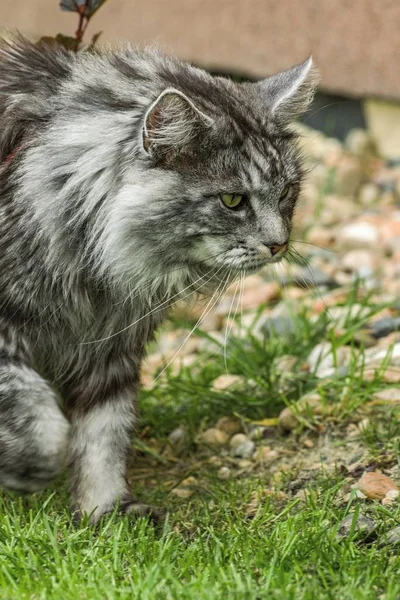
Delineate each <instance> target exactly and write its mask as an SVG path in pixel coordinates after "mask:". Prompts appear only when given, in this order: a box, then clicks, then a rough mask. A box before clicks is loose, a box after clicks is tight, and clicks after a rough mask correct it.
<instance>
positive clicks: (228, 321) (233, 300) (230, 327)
mask: <svg viewBox="0 0 400 600" xmlns="http://www.w3.org/2000/svg"><path fill="white" fill-rule="evenodd" d="M239 285H240V282H238V283H237V284H236V288H235V292H234V294H233V296H232V302H231V305H230V307H229V313H228V318H227V324H226V327H225V339H224V345H223V348H224V364H225V370H226V372H228V364H227V356H226V347H227V342H228V337H229V334H230V332H231V331H232V327H233V324H232V325H230V317H231V312H232V308H233V304H234V302H235V298H236V294H237V292H238V289H239Z"/></svg>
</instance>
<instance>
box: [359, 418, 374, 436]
mask: <svg viewBox="0 0 400 600" xmlns="http://www.w3.org/2000/svg"><path fill="white" fill-rule="evenodd" d="M370 425H371V421H370V420H369V419H368V417H365V418H364V419H362V420H361V421H360V422H359V423H358V424H357V427H358V430H359V432H360V433H365V432H366V431H368V429H369V427H370Z"/></svg>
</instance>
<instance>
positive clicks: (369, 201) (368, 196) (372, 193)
mask: <svg viewBox="0 0 400 600" xmlns="http://www.w3.org/2000/svg"><path fill="white" fill-rule="evenodd" d="M379 196H380V191H379V188H378V186H377V185H375V183H371V182H369V183H365V184H364V185H363V186H362V187H361V189H360V191H359V193H358V200H359V202H360V204H362V206H365V207H370V206H373V205H374V204H376V203H377V201H378V200H379Z"/></svg>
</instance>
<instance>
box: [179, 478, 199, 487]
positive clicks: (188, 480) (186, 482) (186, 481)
mask: <svg viewBox="0 0 400 600" xmlns="http://www.w3.org/2000/svg"><path fill="white" fill-rule="evenodd" d="M196 484H197V479H196V477H193V476H192V475H191V476H189V477H186V479H183V480H182V481H181V483H180V485H181V486H182V487H191V486H193V485H196Z"/></svg>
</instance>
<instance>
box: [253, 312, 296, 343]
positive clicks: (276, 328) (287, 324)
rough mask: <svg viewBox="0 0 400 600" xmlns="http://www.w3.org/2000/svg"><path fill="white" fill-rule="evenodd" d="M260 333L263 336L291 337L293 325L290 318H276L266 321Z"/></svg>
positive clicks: (293, 329)
mask: <svg viewBox="0 0 400 600" xmlns="http://www.w3.org/2000/svg"><path fill="white" fill-rule="evenodd" d="M261 331H262V333H264V334H265V335H272V336H279V337H285V338H288V337H290V336H291V335H293V333H294V331H295V323H294V320H293V319H292V318H291V317H285V316H276V317H272V318H271V319H267V321H265V323H264V324H263V326H262V327H261Z"/></svg>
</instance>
